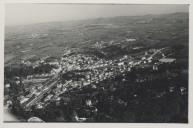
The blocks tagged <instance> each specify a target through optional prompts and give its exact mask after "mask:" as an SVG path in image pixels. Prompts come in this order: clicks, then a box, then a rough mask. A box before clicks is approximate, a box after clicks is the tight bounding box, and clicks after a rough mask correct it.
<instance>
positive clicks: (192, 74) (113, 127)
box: [0, 0, 193, 128]
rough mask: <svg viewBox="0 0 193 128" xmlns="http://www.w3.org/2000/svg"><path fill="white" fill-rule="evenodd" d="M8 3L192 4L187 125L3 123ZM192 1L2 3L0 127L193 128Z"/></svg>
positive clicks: (15, 0)
mask: <svg viewBox="0 0 193 128" xmlns="http://www.w3.org/2000/svg"><path fill="white" fill-rule="evenodd" d="M7 3H89V4H189V102H188V103H189V112H188V117H189V118H188V123H187V124H186V123H184V124H183V123H4V122H3V90H4V89H3V87H4V86H3V84H4V19H5V18H4V17H5V4H7ZM192 3H193V2H192V1H191V0H0V60H1V61H0V83H1V86H0V104H1V106H0V127H1V128H17V127H18V128H34V127H36V128H53V127H66V128H85V127H86V128H87V127H89V128H90V127H92V128H98V127H101V128H103V127H104V128H117V127H123V128H124V127H125V128H193V124H192V122H193V119H192V118H193V93H191V92H193V87H192V83H193V79H191V78H193V69H192V68H193V64H192V62H193V58H192V55H193V51H191V48H193V44H192V41H193V35H192V33H193V26H192V24H191V23H192V22H193V19H192V18H193V14H192V13H193V7H192Z"/></svg>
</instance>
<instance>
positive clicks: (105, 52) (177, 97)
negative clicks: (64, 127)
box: [2, 3, 189, 124]
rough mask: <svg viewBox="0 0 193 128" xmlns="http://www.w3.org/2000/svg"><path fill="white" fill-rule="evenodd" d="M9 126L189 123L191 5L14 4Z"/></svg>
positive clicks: (9, 16)
mask: <svg viewBox="0 0 193 128" xmlns="http://www.w3.org/2000/svg"><path fill="white" fill-rule="evenodd" d="M4 24H5V27H4V67H3V68H4V78H3V79H4V83H3V85H2V86H4V88H3V92H4V93H3V122H4V123H21V122H24V123H175V124H179V123H180V124H188V122H189V118H188V117H189V111H188V109H189V107H188V105H189V102H188V101H189V93H188V92H189V5H188V4H94V3H71V4H70V3H7V4H5V23H4Z"/></svg>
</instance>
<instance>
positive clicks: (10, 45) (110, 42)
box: [5, 13, 189, 63]
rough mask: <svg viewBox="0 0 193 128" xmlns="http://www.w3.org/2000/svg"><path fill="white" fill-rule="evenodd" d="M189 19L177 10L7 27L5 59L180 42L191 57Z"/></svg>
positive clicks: (129, 49)
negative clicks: (73, 49) (68, 50)
mask: <svg viewBox="0 0 193 128" xmlns="http://www.w3.org/2000/svg"><path fill="white" fill-rule="evenodd" d="M188 20H189V17H188V13H173V14H162V15H145V16H119V17H110V18H98V19H89V20H80V21H68V22H50V23H39V24H33V25H25V26H14V27H6V28H5V63H10V62H11V63H12V62H15V61H16V60H18V58H20V57H22V58H31V57H41V56H46V55H50V56H58V55H61V54H62V53H63V51H64V49H66V48H78V49H80V51H81V52H86V53H92V54H100V55H101V57H107V58H108V57H110V58H113V57H115V56H116V55H123V54H131V53H132V52H133V48H135V47H142V48H143V49H145V48H149V47H154V48H156V47H163V46H164V47H165V46H166V47H167V46H171V47H173V46H175V47H176V46H179V47H183V48H182V49H181V51H179V52H182V53H183V56H184V57H187V56H188V36H189V34H188ZM97 42H98V43H97ZM112 51H113V52H112Z"/></svg>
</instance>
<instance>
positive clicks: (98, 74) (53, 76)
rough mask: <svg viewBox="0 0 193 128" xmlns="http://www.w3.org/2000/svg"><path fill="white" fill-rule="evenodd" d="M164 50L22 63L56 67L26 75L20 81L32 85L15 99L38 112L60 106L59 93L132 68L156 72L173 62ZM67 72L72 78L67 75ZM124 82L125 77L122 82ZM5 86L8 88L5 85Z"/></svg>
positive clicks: (67, 55) (138, 80)
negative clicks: (54, 104)
mask: <svg viewBox="0 0 193 128" xmlns="http://www.w3.org/2000/svg"><path fill="white" fill-rule="evenodd" d="M164 49H166V48H162V49H150V50H147V51H145V52H144V53H143V54H139V55H137V56H128V55H124V56H123V57H121V58H118V59H114V60H106V59H103V58H98V57H97V56H94V55H85V54H83V53H76V54H75V53H72V52H70V51H67V52H66V53H65V54H64V55H63V56H62V57H61V58H59V59H56V58H55V59H48V58H49V57H44V58H41V59H40V60H38V61H36V62H34V63H31V62H29V61H25V62H22V63H23V64H26V65H32V66H33V68H36V67H38V66H40V65H42V64H49V65H52V66H54V67H55V68H53V69H52V70H51V72H50V73H43V74H33V75H28V76H27V78H26V79H25V80H23V83H25V84H26V85H27V84H29V83H33V84H31V86H30V87H29V88H28V89H26V90H28V94H27V95H21V96H19V97H18V100H19V101H20V104H21V105H22V106H24V107H25V106H26V105H29V104H30V105H31V104H32V103H33V105H35V107H36V108H37V109H42V108H44V107H45V106H46V105H48V104H49V102H51V101H54V102H56V103H57V104H59V103H60V101H61V99H62V94H64V93H65V92H68V91H70V90H73V89H79V90H81V89H82V88H83V87H85V86H91V87H92V88H97V84H99V83H100V82H102V81H105V80H108V79H113V78H115V77H116V76H119V75H123V74H124V73H125V72H131V71H132V69H134V68H135V69H145V68H149V69H150V70H152V71H157V70H158V69H159V65H161V64H163V63H174V62H175V61H176V59H175V58H167V55H166V54H164V51H163V50H164ZM48 60H49V61H48ZM68 73H71V74H72V75H71V76H68ZM64 74H66V75H67V76H68V77H71V78H70V80H69V79H68V80H67V79H66V80H65V77H62V76H63V75H64ZM159 77H160V75H159V76H153V75H149V76H146V77H141V76H140V75H139V77H137V78H136V80H135V82H136V83H142V82H145V81H151V80H155V79H159ZM163 77H165V74H163ZM39 79H40V80H39ZM124 80H125V78H124V79H123V81H124ZM38 81H39V82H38ZM49 81H51V82H49ZM50 85H52V86H50ZM6 86H7V87H8V88H9V86H8V85H6ZM171 90H172V89H171ZM185 90H186V89H184V88H181V89H180V91H181V92H182V93H184V92H185ZM36 99H37V100H36ZM68 100H69V99H68ZM86 104H87V106H92V105H91V104H92V102H91V101H90V100H88V101H86ZM30 105H29V106H30ZM92 107H93V106H92ZM95 109H96V108H95ZM95 111H97V110H95ZM74 117H75V120H77V121H78V120H81V119H80V118H78V116H77V114H76V113H75V116H74ZM83 120H84V119H83Z"/></svg>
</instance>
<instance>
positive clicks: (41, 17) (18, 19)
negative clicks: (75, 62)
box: [5, 3, 188, 26]
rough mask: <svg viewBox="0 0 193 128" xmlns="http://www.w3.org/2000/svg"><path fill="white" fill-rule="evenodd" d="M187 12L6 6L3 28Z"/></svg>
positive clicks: (96, 6) (129, 7)
mask: <svg viewBox="0 0 193 128" xmlns="http://www.w3.org/2000/svg"><path fill="white" fill-rule="evenodd" d="M175 12H188V5H110V4H108V5H105V4H33V3H26V4H24V3H16V4H6V5H5V25H6V26H13V25H26V24H34V23H42V22H52V21H70V20H82V19H91V18H102V17H114V16H134V15H147V14H163V13H164V14H165V13H175Z"/></svg>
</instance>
